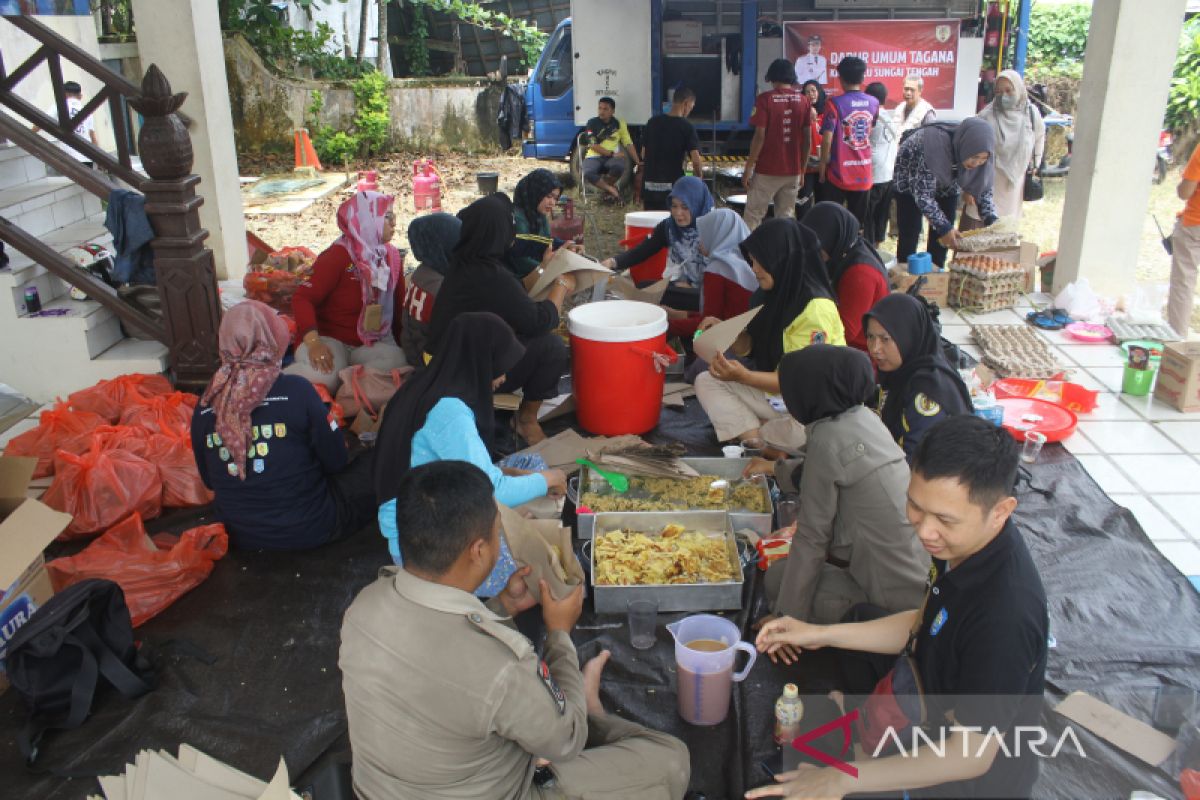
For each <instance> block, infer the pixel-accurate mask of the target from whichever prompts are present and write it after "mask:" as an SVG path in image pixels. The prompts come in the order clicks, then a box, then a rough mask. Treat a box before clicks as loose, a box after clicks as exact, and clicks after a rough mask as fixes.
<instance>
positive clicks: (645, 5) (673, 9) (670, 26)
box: [522, 0, 983, 159]
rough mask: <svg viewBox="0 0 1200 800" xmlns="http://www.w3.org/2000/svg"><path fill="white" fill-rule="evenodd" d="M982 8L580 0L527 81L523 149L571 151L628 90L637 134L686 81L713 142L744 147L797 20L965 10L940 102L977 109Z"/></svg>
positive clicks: (898, 0)
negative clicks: (607, 101)
mask: <svg viewBox="0 0 1200 800" xmlns="http://www.w3.org/2000/svg"><path fill="white" fill-rule="evenodd" d="M864 6H869V7H864ZM978 13H979V3H978V2H976V0H877V2H874V3H870V4H868V3H864V2H861V0H763V1H762V2H758V0H743V2H733V1H732V0H725V2H719V1H718V0H709V1H708V2H704V1H703V0H603V2H599V0H586V1H585V0H574V1H573V2H572V3H571V16H570V17H569V18H567V19H565V20H563V21H562V22H561V23H559V24H558V26H557V27H556V28H555V30H554V33H553V34H551V36H550V38H549V39H548V40H547V42H546V46H545V48H544V49H543V51H542V54H541V57H540V58H539V59H538V62H537V65H536V66H535V67H534V68H533V70H532V71H531V72H530V74H529V78H528V79H527V82H526V83H525V87H524V99H525V108H526V113H527V116H528V119H529V123H530V124H529V130H528V132H527V134H526V139H525V140H524V142H523V143H522V153H523V155H524V156H526V157H527V158H538V159H563V158H567V157H569V156H571V155H572V154H573V152H574V148H575V147H576V145H577V141H578V136H579V133H580V132H581V131H582V129H583V126H584V124H585V123H586V122H587V120H588V119H590V118H591V117H593V116H595V115H596V100H598V99H599V98H600V97H603V96H608V97H613V98H614V99H615V100H616V101H617V116H618V117H619V118H620V119H622V120H624V121H625V122H626V124H627V125H628V126H629V128H630V131H631V133H632V134H633V136H634V138H635V139H636V138H637V132H638V129H639V128H640V126H641V125H643V124H645V122H646V121H647V120H648V119H649V118H650V117H651V116H653V115H654V114H656V113H659V112H660V111H662V110H664V109H665V108H666V107H667V106H669V103H670V93H671V90H672V88H673V87H675V86H680V85H686V86H688V87H689V88H691V89H693V90H695V91H696V93H697V103H696V108H695V110H694V111H693V112H692V116H691V120H692V122H693V124H694V125H695V126H696V130H697V132H698V133H699V134H700V138H701V144H702V149H704V150H705V151H706V152H707V153H708V154H710V155H712V154H729V155H732V154H738V153H744V152H745V151H746V149H747V148H748V146H749V141H750V124H749V119H750V112H751V111H752V110H753V108H754V98H755V96H756V95H757V94H758V92H760V91H763V90H765V89H766V88H769V86H767V85H766V84H765V83H764V82H763V80H762V73H763V72H764V71H765V69H766V65H767V64H768V63H770V61H771V60H773V59H775V58H778V57H780V56H781V55H782V54H783V28H784V24H785V23H788V22H802V21H818V20H819V21H831V20H838V19H846V20H864V19H872V20H873V19H878V20H879V24H880V25H881V26H886V25H887V24H888V22H889V21H890V20H892V19H922V18H928V19H938V18H958V19H962V20H964V25H963V35H962V37H961V38H960V51H959V56H960V58H959V72H958V78H957V83H958V88H959V91H956V94H955V108H953V109H942V110H939V114H940V115H941V116H943V118H947V117H949V118H953V117H955V116H958V117H962V116H966V115H969V114H973V113H974V111H975V109H974V97H975V94H976V87H977V85H978V68H979V67H978V65H979V62H980V61H981V60H982V54H983V39H982V38H977V37H973V36H970V35H968V34H969V33H970V32H971V31H970V28H971V27H972V26H974V25H975V24H976V23H977V22H978V21H979V20H980V17H979V16H978ZM971 65H974V69H972V68H971Z"/></svg>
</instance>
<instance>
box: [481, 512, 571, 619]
mask: <svg viewBox="0 0 1200 800" xmlns="http://www.w3.org/2000/svg"><path fill="white" fill-rule="evenodd" d="M496 505H497V507H498V508H499V509H500V525H501V527H502V528H503V530H504V536H505V538H506V539H507V540H508V549H509V550H511V551H512V554H513V558H514V559H516V561H517V563H518V564H520V565H522V566H529V567H533V572H531V573H530V574H529V575H528V576H526V578H525V583H526V585H527V586H528V587H529V591H530V592H532V593H533V596H534V597H535V598H537V601H538V602H539V603H540V602H541V601H542V598H541V588H540V586H539V584H538V582H539V581H542V580H544V581H545V582H546V584H547V585H548V586H549V587H550V594H552V595H553V596H554V598H555V599H556V600H562V599H563V598H564V597H566V596H567V595H568V594H570V593H571V592H572V591H573V590H574V589H575V587H576V586H578V585H579V584H581V583H583V580H584V576H583V566H582V565H581V564H580V563H579V559H578V558H576V556H575V551H574V549H572V547H571V530H570V528H564V527H562V524H561V523H560V522H559V521H558V520H552V519H525V517H523V516H521V514H520V513H519V512H517V511H515V510H513V509H511V508H509V507H508V506H506V505H504V504H502V503H497V504H496Z"/></svg>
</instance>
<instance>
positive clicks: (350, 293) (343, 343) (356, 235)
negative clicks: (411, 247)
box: [287, 192, 406, 392]
mask: <svg viewBox="0 0 1200 800" xmlns="http://www.w3.org/2000/svg"><path fill="white" fill-rule="evenodd" d="M394 202H395V198H393V197H391V196H390V195H385V194H380V193H379V192H358V193H356V194H355V195H354V196H353V197H351V198H349V199H348V200H346V201H345V202H344V203H342V205H341V207H340V208H338V211H337V222H338V228H339V229H341V231H342V235H341V236H340V237H338V239H337V240H336V241H334V243H333V244H332V245H330V246H329V247H328V248H327V249H326V250H325V251H324V252H323V253H321V255H320V256H318V257H317V260H316V261H315V262H314V263H313V275H312V278H311V279H310V280H309V281H307V282H306V283H303V284H301V285H300V287H299V288H298V289H297V290H296V294H295V295H294V296H293V298H292V310H293V313H294V314H295V317H296V337H297V338H296V345H297V348H296V361H295V363H294V364H293V365H292V366H291V367H289V368H288V370H287V371H288V373H289V374H293V375H301V376H303V377H305V378H307V379H308V380H310V381H312V382H313V383H320V384H324V385H325V387H326V388H328V389H329V391H331V392H333V391H336V390H337V387H338V383H339V378H338V373H339V372H340V371H341V370H343V369H345V368H346V367H347V366H349V365H357V364H362V365H365V366H368V367H372V368H375V369H380V370H384V371H387V370H391V369H396V368H399V367H403V366H405V363H406V362H405V359H404V352H403V351H402V350H401V349H400V347H399V346H398V345H397V342H398V341H399V339H400V319H401V316H402V315H401V313H400V311H401V308H402V307H403V303H404V259H403V257H402V256H401V255H400V251H399V250H397V249H396V248H395V247H393V246H392V245H391V244H389V241H390V240H391V238H392V236H393V235H394V233H395V230H396V221H395V216H394V214H393V212H392V206H393V204H394Z"/></svg>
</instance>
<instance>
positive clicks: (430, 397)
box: [374, 313, 566, 596]
mask: <svg viewBox="0 0 1200 800" xmlns="http://www.w3.org/2000/svg"><path fill="white" fill-rule="evenodd" d="M524 355H525V348H523V347H522V346H521V343H520V342H518V341H517V338H516V337H515V336H514V335H513V333H512V330H511V329H510V328H509V327H508V325H506V324H505V323H504V320H502V319H500V318H499V317H497V316H496V315H495V314H479V313H466V314H461V315H459V316H458V317H456V318H455V319H454V321H453V322H452V323H451V324H450V327H449V328H448V329H447V331H446V334H445V336H444V337H443V341H442V346H441V348H440V349H439V351H438V355H436V356H434V357H433V360H432V361H431V362H429V366H428V367H426V368H425V369H424V370H421V371H420V372H419V373H418V374H417V375H416V376H415V377H413V378H412V379H411V380H409V381H408V382H407V383H405V384H404V386H403V387H401V389H400V391H399V392H397V393H396V395H395V397H393V398H392V400H391V401H390V402H389V403H388V405H387V409H386V410H385V411H384V414H383V423H382V424H381V425H380V428H379V435H378V437H377V439H376V444H375V470H374V483H375V498H376V500H377V501H379V503H380V505H379V529H380V531H381V532H382V533H383V536H384V538H386V539H387V540H388V550H389V551H390V552H391V554H392V560H393V561H395V563H397V564H399V563H402V548H401V546H400V544H401V542H400V539H401V532H400V531H398V530H397V529H396V493H397V490H398V487H399V486H400V479H401V478H403V477H404V474H405V473H406V472H408V470H409V469H411V468H413V467H419V466H421V465H422V464H428V463H430V462H432V461H467V462H470V463H472V464H474V465H475V466H477V467H479V468H480V469H482V470H483V471H484V472H485V473H487V475H488V477H489V478H491V480H492V486H493V487H495V493H496V499H497V500H499V501H500V502H501V503H504V504H505V505H507V506H518V505H521V504H523V503H528V502H529V501H530V500H533V499H535V498H538V497H541V496H543V495H545V494H547V493H548V492H550V491H552V490H553V491H557V492H559V493H561V492H562V491H563V490H565V488H566V476H565V475H564V474H563V473H562V472H561V471H559V470H546V471H545V472H541V473H531V474H521V475H508V474H505V473H504V472H503V471H501V470H500V469H499V468H497V467H496V466H494V465H493V464H492V458H491V453H490V447H491V442H492V420H493V418H494V416H495V412H494V411H493V409H492V395H493V393H494V391H495V389H496V387H497V386H498V385H500V384H501V383H503V382H504V380H505V373H507V372H509V371H510V370H512V369H513V368H514V367H515V366H516V365H517V364H518V363H520V361H521V359H522V358H523V357H524ZM506 555H508V551H507V547H506V546H502V549H501V559H500V561H501V563H500V564H498V565H497V569H496V571H493V576H492V577H493V578H495V580H494V581H493V580H492V579H489V580H488V582H487V583H485V584H484V586H485V587H488V588H487V591H486V592H484V591H483V590H482V589H481V592H483V593H484V594H486V595H487V596H493V595H495V594H498V593H499V591H500V590H501V589H503V588H504V583H505V582H506V581H507V580H508V578H509V577H511V575H512V573H513V572H514V571H515V566H513V564H512V563H511V562H512V558H511V555H508V564H507V565H506V564H505V563H504V562H505V556H506Z"/></svg>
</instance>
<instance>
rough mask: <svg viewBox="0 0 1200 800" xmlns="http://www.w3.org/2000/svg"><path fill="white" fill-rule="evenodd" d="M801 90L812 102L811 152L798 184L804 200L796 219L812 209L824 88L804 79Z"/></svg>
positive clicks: (819, 159)
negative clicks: (802, 177)
mask: <svg viewBox="0 0 1200 800" xmlns="http://www.w3.org/2000/svg"><path fill="white" fill-rule="evenodd" d="M800 88H801V91H803V92H804V96H805V97H807V98H808V102H809V103H810V104H812V130H811V133H812V136H811V139H810V141H811V142H812V152H811V153H809V158H808V161H807V163H806V164H805V165H804V181H803V182H802V183H801V184H800V197H801V199H803V200H805V201H806V202H805V203H804V207H803V213H801V214H800V216H799V217H797V219H803V218H804V214H807V213H808V212H809V211H811V210H812V201H813V197H814V196H815V195H816V192H817V173H818V171H819V167H820V164H821V115H822V114H824V113H825V90H824V89H823V88H821V84H820V83H818V82H817V81H811V80H810V81H805V82H804V85H803V86H802V87H800Z"/></svg>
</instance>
